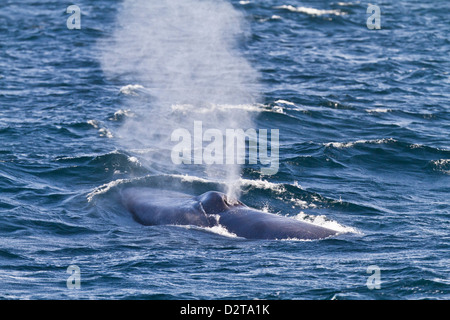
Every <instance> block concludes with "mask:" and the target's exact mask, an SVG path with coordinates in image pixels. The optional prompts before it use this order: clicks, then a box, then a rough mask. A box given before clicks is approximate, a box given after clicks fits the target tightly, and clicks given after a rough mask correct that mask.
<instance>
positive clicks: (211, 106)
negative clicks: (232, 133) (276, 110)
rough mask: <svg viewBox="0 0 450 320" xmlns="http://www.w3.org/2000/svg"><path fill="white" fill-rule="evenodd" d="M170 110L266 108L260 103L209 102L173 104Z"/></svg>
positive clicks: (200, 111)
mask: <svg viewBox="0 0 450 320" xmlns="http://www.w3.org/2000/svg"><path fill="white" fill-rule="evenodd" d="M171 109H172V111H178V112H195V113H201V114H205V113H214V112H217V111H228V110H243V111H249V112H260V111H264V110H266V109H267V107H265V106H264V105H262V104H209V105H206V106H196V105H192V104H173V105H172V106H171Z"/></svg>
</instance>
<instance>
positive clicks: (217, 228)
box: [205, 224, 240, 238]
mask: <svg viewBox="0 0 450 320" xmlns="http://www.w3.org/2000/svg"><path fill="white" fill-rule="evenodd" d="M205 230H206V231H209V232H212V233H215V234H219V235H221V236H224V237H228V238H240V237H238V236H237V235H236V234H234V233H232V232H230V231H228V230H227V229H226V228H225V227H223V226H221V225H220V224H219V225H217V226H214V227H208V228H205Z"/></svg>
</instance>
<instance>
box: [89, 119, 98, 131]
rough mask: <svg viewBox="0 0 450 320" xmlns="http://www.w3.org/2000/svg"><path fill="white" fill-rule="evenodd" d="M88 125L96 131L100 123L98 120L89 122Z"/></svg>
mask: <svg viewBox="0 0 450 320" xmlns="http://www.w3.org/2000/svg"><path fill="white" fill-rule="evenodd" d="M87 124H89V125H91V126H93V127H94V128H95V129H98V121H97V120H88V121H87Z"/></svg>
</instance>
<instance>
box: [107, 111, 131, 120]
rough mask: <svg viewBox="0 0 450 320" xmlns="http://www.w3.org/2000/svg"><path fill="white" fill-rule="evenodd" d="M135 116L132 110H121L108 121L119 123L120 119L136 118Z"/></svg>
mask: <svg viewBox="0 0 450 320" xmlns="http://www.w3.org/2000/svg"><path fill="white" fill-rule="evenodd" d="M134 116H135V114H134V113H133V112H132V111H131V110H130V109H120V110H117V111H116V112H114V116H113V117H111V118H109V119H108V120H111V121H117V120H119V118H120V117H128V118H131V117H134Z"/></svg>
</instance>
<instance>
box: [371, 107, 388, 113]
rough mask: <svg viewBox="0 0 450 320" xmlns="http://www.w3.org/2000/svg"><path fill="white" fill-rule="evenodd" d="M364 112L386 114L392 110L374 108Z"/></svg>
mask: <svg viewBox="0 0 450 320" xmlns="http://www.w3.org/2000/svg"><path fill="white" fill-rule="evenodd" d="M366 112H368V113H387V112H392V109H388V108H374V109H367V110H366Z"/></svg>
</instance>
